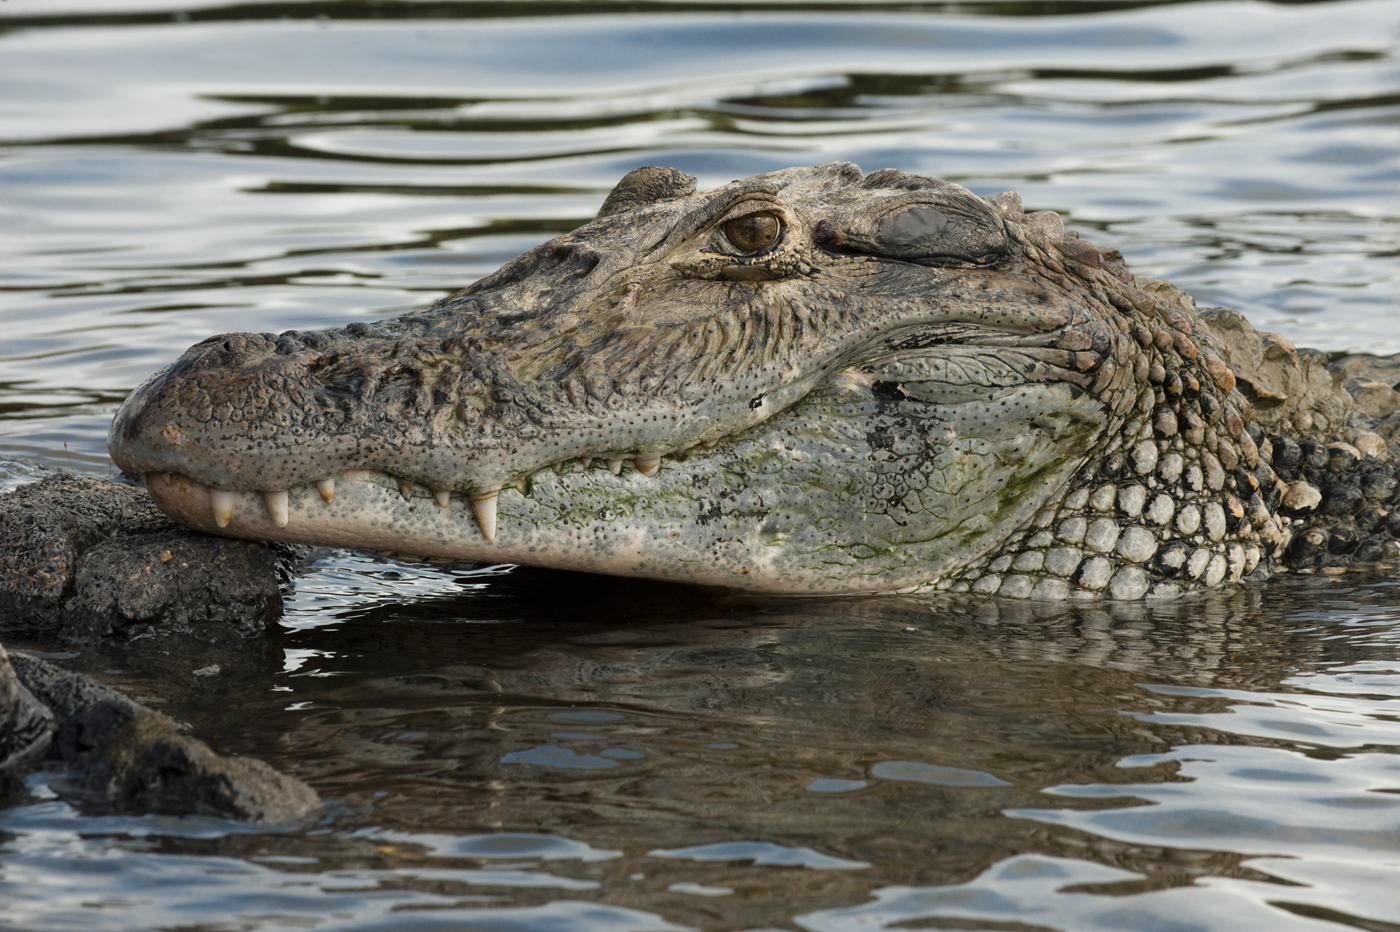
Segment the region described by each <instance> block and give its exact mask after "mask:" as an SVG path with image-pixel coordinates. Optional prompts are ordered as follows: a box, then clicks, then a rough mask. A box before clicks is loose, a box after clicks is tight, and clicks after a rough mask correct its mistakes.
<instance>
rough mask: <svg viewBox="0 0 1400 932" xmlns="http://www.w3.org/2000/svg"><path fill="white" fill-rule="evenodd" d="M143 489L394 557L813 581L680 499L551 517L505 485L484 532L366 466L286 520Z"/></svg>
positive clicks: (791, 586)
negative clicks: (591, 515) (494, 523)
mask: <svg viewBox="0 0 1400 932" xmlns="http://www.w3.org/2000/svg"><path fill="white" fill-rule="evenodd" d="M607 478H608V479H609V480H612V481H613V482H616V483H620V484H624V485H625V484H627V483H628V480H627V479H626V478H623V479H615V478H614V477H612V476H611V475H609V476H608V477H607ZM598 481H600V482H601V481H602V480H601V479H600V480H598ZM633 481H635V482H637V483H639V485H638V487H637V488H636V489H635V490H632V491H635V492H638V493H641V494H648V493H649V494H652V495H654V494H655V493H656V488H655V484H654V482H653V481H652V480H648V479H644V478H642V477H637V478H636V479H635V480H633ZM643 482H645V483H646V487H642V486H641V485H640V483H643ZM146 488H147V489H148V491H149V492H150V494H151V497H152V498H153V499H154V500H155V502H156V504H157V506H159V507H160V509H161V510H162V511H164V512H165V513H166V514H168V515H169V516H170V517H171V518H173V519H174V520H175V521H177V522H179V523H180V524H182V525H184V526H186V527H190V528H193V529H195V530H198V531H202V532H205V533H209V534H217V535H221V536H226V537H238V538H244V539H253V540H275V541H284V542H288V543H303V544H313V545H319V546H328V547H344V548H348V549H354V550H364V551H369V552H372V553H383V554H388V555H392V556H395V557H399V558H405V559H412V558H418V559H425V560H430V561H442V562H472V563H523V564H528V565H531V566H542V567H547V568H552V569H566V570H575V571H581V572H590V573H605V574H608V575H614V576H636V577H646V578H652V579H663V580H668V581H673V582H680V583H691V584H696V585H706V586H723V587H726V588H734V589H745V590H750V591H757V592H772V593H799V592H811V591H813V586H812V580H810V579H806V578H805V574H797V576H795V577H794V576H790V575H787V574H784V573H782V572H780V571H779V569H778V568H777V567H776V566H774V563H773V559H772V556H771V555H769V554H766V553H764V552H763V550H762V548H761V547H758V546H756V544H755V543H754V541H756V534H743V533H737V534H736V533H735V531H736V529H735V528H733V527H729V528H714V529H713V531H711V529H709V528H706V527H703V526H702V525H700V524H697V523H696V521H695V516H694V514H685V513H683V512H684V511H686V509H683V508H682V509H679V511H680V512H682V513H678V514H676V515H675V516H674V518H673V519H671V520H666V519H662V520H656V519H652V518H648V519H646V520H637V519H635V518H626V517H619V518H614V519H611V520H606V521H602V520H599V521H592V522H577V523H570V522H560V521H559V520H558V513H557V512H556V511H555V510H553V509H552V508H551V504H552V503H551V502H550V501H549V500H548V499H549V498H550V496H548V495H544V496H541V498H543V499H545V500H544V501H537V500H535V499H533V498H531V497H529V496H526V495H523V494H521V493H520V492H519V491H517V490H516V489H515V488H514V487H508V488H506V489H504V490H502V491H501V493H500V496H499V500H498V502H497V509H498V516H499V517H498V530H497V533H496V537H495V539H494V540H486V539H485V537H484V536H483V534H482V532H481V529H480V527H479V525H478V523H477V520H476V517H475V515H474V514H473V511H472V508H471V505H470V502H469V501H468V500H467V499H465V498H463V497H460V496H453V497H452V498H451V499H450V500H449V502H448V504H447V505H446V507H444V506H442V505H440V504H438V502H437V501H436V500H435V499H434V498H432V497H431V495H430V494H428V493H427V492H426V490H420V492H419V494H415V495H413V496H412V497H411V498H409V499H407V500H406V499H405V498H404V497H403V495H402V494H401V493H400V492H399V491H398V489H397V487H396V480H394V479H393V478H392V477H389V476H387V475H385V474H382V473H377V472H370V471H365V470H354V471H350V472H347V473H344V474H342V475H341V476H340V477H338V479H337V482H336V486H335V495H334V500H333V501H330V502H327V501H324V500H323V498H322V496H321V495H320V494H318V493H317V490H316V488H315V487H314V486H305V487H303V488H300V489H294V490H292V491H291V492H289V493H288V496H287V502H286V524H285V526H279V525H277V524H275V523H274V522H273V519H272V517H271V516H270V514H269V512H268V509H267V508H266V507H265V505H264V501H263V494H262V493H261V492H233V493H227V494H231V495H232V496H233V509H232V514H231V517H230V518H229V521H228V523H227V525H225V526H221V525H220V524H219V523H218V522H217V521H216V520H215V518H214V514H213V509H212V495H211V490H210V489H209V488H208V487H207V486H204V485H202V484H201V483H199V482H196V481H195V480H193V479H190V478H188V477H185V476H182V475H179V474H176V473H151V474H148V475H147V476H146ZM673 510H676V509H673ZM697 538H698V539H697Z"/></svg>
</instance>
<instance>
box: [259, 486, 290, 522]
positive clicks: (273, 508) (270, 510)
mask: <svg viewBox="0 0 1400 932" xmlns="http://www.w3.org/2000/svg"><path fill="white" fill-rule="evenodd" d="M263 504H265V505H267V515H268V517H269V518H271V519H272V523H273V524H275V525H277V526H278V527H286V526H287V493H286V491H285V490H283V491H281V492H264V493H263Z"/></svg>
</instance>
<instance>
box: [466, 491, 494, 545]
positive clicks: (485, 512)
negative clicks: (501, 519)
mask: <svg viewBox="0 0 1400 932" xmlns="http://www.w3.org/2000/svg"><path fill="white" fill-rule="evenodd" d="M500 494H501V490H500V489H492V490H491V491H489V492H479V493H474V494H472V495H469V496H468V498H469V499H470V500H471V503H472V514H474V515H476V523H477V526H478V527H480V528H481V536H482V537H484V538H486V539H487V540H495V539H496V496H498V495H500Z"/></svg>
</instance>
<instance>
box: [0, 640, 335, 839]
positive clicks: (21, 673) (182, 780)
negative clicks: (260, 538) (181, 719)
mask: <svg viewBox="0 0 1400 932" xmlns="http://www.w3.org/2000/svg"><path fill="white" fill-rule="evenodd" d="M10 664H11V666H12V668H13V671H14V674H15V676H16V679H17V681H18V682H19V683H20V684H21V685H22V686H23V687H24V688H25V689H27V690H28V692H29V694H30V695H31V696H32V697H33V698H34V699H35V700H36V701H37V702H38V703H40V704H42V705H43V706H45V707H46V708H47V710H48V711H49V712H50V713H51V716H52V719H53V721H54V722H55V723H56V727H55V728H54V730H53V734H52V739H51V741H49V742H48V744H47V747H48V759H49V760H52V761H58V762H61V763H62V764H63V765H64V768H65V770H64V774H63V779H62V780H60V781H58V783H57V784H56V786H55V788H56V789H57V790H58V791H59V792H60V793H61V794H63V795H67V796H72V797H74V798H76V799H78V800H80V801H87V802H95V803H98V804H101V805H103V806H106V807H110V808H112V809H115V810H118V811H138V812H162V813H169V814H174V815H190V814H201V815H213V816H220V817H223V818H232V819H242V820H247V821H254V822H292V821H299V820H302V819H305V818H307V817H308V816H310V815H312V814H313V813H315V812H316V810H317V809H319V807H320V799H319V797H318V796H317V795H316V792H315V790H313V789H311V787H309V786H307V785H306V784H305V783H302V782H301V781H300V780H296V779H294V778H292V777H289V776H286V775H285V774H281V773H278V772H277V771H276V770H273V769H272V768H271V767H269V766H268V765H267V764H266V763H264V762H263V761H260V760H257V759H255V758H250V757H223V756H221V755H219V754H215V753H214V752H213V751H212V750H210V749H209V747H208V745H206V744H205V743H204V742H202V741H199V740H197V739H195V738H191V737H188V736H186V735H182V734H180V732H179V729H178V728H177V727H176V725H175V723H174V722H173V721H171V720H170V719H169V718H167V717H166V716H164V715H161V714H160V713H159V712H155V711H153V710H151V709H148V708H146V707H145V706H143V705H140V704H138V703H136V702H133V701H131V700H130V699H128V698H127V697H126V696H124V695H122V694H121V693H120V692H118V691H117V690H115V689H112V688H110V687H108V686H104V685H102V684H101V683H98V682H97V681H95V680H92V679H89V678H88V677H85V676H82V675H80V674H77V673H72V672H70V671H67V670H63V669H61V668H59V667H56V666H54V665H52V664H49V663H46V662H44V661H42V660H38V659H36V658H33V657H27V656H24V655H22V654H16V655H14V656H12V657H11V658H10ZM0 714H3V713H0Z"/></svg>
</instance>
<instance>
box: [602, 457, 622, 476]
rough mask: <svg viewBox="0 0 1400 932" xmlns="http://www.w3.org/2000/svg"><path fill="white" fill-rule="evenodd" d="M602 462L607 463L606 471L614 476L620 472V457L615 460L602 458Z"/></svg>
mask: <svg viewBox="0 0 1400 932" xmlns="http://www.w3.org/2000/svg"><path fill="white" fill-rule="evenodd" d="M603 462H604V463H606V464H607V466H608V472H610V473H612V474H613V475H614V476H616V475H619V474H621V472H622V460H621V459H620V458H619V459H615V460H603Z"/></svg>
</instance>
